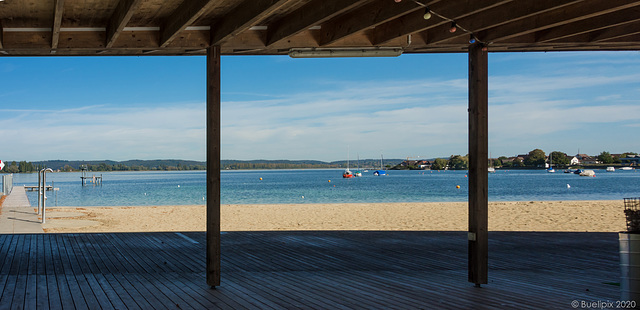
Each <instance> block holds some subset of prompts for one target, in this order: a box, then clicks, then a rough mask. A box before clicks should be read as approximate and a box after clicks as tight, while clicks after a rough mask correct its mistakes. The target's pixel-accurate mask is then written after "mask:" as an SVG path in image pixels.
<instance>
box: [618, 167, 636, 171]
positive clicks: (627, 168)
mask: <svg viewBox="0 0 640 310" xmlns="http://www.w3.org/2000/svg"><path fill="white" fill-rule="evenodd" d="M620 170H624V171H630V170H633V168H631V167H622V168H620Z"/></svg>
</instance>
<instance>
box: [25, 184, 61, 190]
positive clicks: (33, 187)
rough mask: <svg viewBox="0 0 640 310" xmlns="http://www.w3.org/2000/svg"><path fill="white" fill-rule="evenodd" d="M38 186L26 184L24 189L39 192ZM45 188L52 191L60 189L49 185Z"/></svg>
mask: <svg viewBox="0 0 640 310" xmlns="http://www.w3.org/2000/svg"><path fill="white" fill-rule="evenodd" d="M38 187H39V186H26V185H25V186H24V190H25V191H27V192H37V191H38ZM45 190H46V191H49V192H50V191H53V190H59V189H58V188H55V189H54V188H53V186H51V185H47V186H45Z"/></svg>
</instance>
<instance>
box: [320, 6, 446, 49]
mask: <svg viewBox="0 0 640 310" xmlns="http://www.w3.org/2000/svg"><path fill="white" fill-rule="evenodd" d="M438 1H439V0H436V1H429V2H426V1H424V0H421V2H426V3H427V5H433V4H435V3H437V2H438ZM418 10H421V11H422V10H424V8H423V7H421V6H419V5H418V4H416V3H415V2H413V1H410V0H407V1H402V2H400V3H396V2H395V1H391V0H376V1H374V2H371V3H370V4H368V5H365V6H363V7H361V8H359V9H356V10H353V11H352V12H349V13H347V14H344V15H341V16H338V17H337V18H334V19H332V20H330V21H328V22H326V23H324V24H322V29H321V30H320V35H319V37H318V44H319V45H320V46H325V45H329V44H332V43H335V42H336V41H338V40H341V39H343V38H345V37H347V36H350V35H352V34H355V33H358V32H361V31H363V30H366V29H369V28H372V27H376V26H378V25H381V24H383V23H386V22H388V21H390V20H392V19H394V18H398V17H399V16H402V15H405V14H408V13H411V12H415V11H418Z"/></svg>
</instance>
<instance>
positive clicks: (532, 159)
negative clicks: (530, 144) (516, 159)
mask: <svg viewBox="0 0 640 310" xmlns="http://www.w3.org/2000/svg"><path fill="white" fill-rule="evenodd" d="M546 159H547V156H546V155H545V154H544V151H543V150H541V149H535V150H533V151H531V152H529V156H528V157H527V158H525V160H524V164H525V165H526V166H529V167H538V166H544V162H545V161H546Z"/></svg>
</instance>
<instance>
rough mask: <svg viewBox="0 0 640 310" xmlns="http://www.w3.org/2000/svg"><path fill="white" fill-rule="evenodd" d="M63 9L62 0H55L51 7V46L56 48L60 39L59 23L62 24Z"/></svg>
mask: <svg viewBox="0 0 640 310" xmlns="http://www.w3.org/2000/svg"><path fill="white" fill-rule="evenodd" d="M63 11H64V0H55V4H54V8H53V26H52V27H51V48H53V49H56V48H58V41H59V40H60V25H62V12H63Z"/></svg>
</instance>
